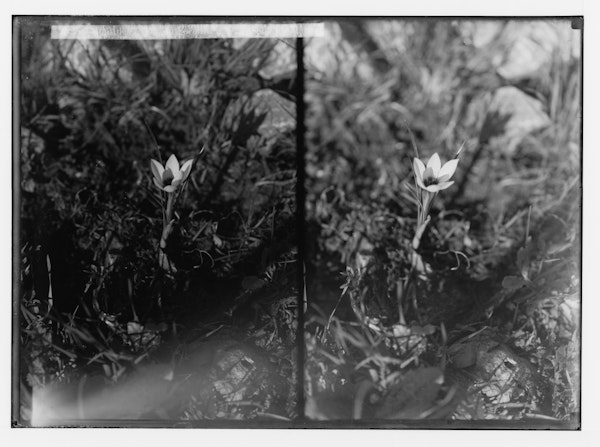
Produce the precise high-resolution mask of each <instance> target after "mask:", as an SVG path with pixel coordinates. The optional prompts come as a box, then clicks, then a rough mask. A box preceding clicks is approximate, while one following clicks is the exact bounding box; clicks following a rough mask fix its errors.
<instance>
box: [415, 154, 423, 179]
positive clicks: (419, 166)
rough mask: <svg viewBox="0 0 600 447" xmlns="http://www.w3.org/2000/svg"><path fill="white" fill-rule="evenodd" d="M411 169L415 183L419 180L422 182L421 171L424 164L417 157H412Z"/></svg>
mask: <svg viewBox="0 0 600 447" xmlns="http://www.w3.org/2000/svg"><path fill="white" fill-rule="evenodd" d="M413 171H414V173H415V178H416V179H417V183H418V182H419V180H420V181H421V183H423V172H425V165H424V164H423V162H422V161H421V160H419V159H418V158H415V159H413Z"/></svg>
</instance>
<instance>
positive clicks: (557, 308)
mask: <svg viewBox="0 0 600 447" xmlns="http://www.w3.org/2000/svg"><path fill="white" fill-rule="evenodd" d="M469 25H472V23H471V24H469V23H464V22H451V21H421V22H417V21H413V22H402V21H397V22H386V21H379V22H373V23H369V22H351V23H350V22H347V23H341V24H340V25H339V26H338V25H337V24H335V25H334V24H331V27H330V28H329V32H330V34H329V38H328V40H327V41H328V42H330V44H329V46H327V45H326V44H323V40H321V41H319V40H317V39H315V40H313V41H311V42H309V43H308V44H307V50H306V52H307V57H306V59H307V61H308V64H309V65H308V66H307V68H306V72H307V81H306V91H307V96H306V100H307V104H308V107H307V108H308V110H307V129H308V133H307V135H306V141H307V148H308V149H307V152H308V153H307V163H306V170H307V188H306V189H307V241H308V249H307V265H306V268H307V297H308V314H307V316H306V333H305V341H306V347H307V353H306V355H307V357H306V359H307V360H306V379H305V389H306V393H307V407H306V408H307V414H308V416H309V417H311V418H313V419H317V420H335V419H338V420H339V419H341V420H350V419H369V420H379V421H381V420H407V419H420V420H426V419H427V420H438V421H440V420H452V421H461V420H479V419H495V420H498V419H499V420H503V421H516V420H520V421H529V422H528V423H529V424H538V423H543V424H549V425H551V426H552V425H553V424H554V425H555V426H561V427H564V426H568V427H576V426H578V423H579V422H578V421H579V346H580V344H579V337H580V333H579V318H580V314H579V303H580V284H579V279H580V273H579V272H580V266H579V261H580V237H581V234H580V229H581V227H580V217H581V209H580V206H581V196H580V185H581V179H580V168H581V159H580V146H579V144H580V134H579V132H580V126H581V121H580V115H579V114H580V110H581V103H580V88H581V86H580V76H581V72H580V70H581V61H580V59H579V58H578V57H576V56H574V55H572V54H571V55H569V56H568V57H565V55H564V52H562V49H561V48H559V46H558V45H556V48H555V49H554V50H550V51H548V50H543V49H542V46H541V44H540V47H539V50H538V51H539V52H543V51H546V52H547V53H546V54H547V55H548V57H547V58H546V59H545V60H544V61H543V63H542V64H540V65H539V66H538V67H535V69H532V71H531V72H529V73H528V74H527V75H519V76H516V75H515V76H508V75H507V74H506V73H505V72H503V71H502V70H500V67H501V66H502V65H503V64H504V61H506V60H507V59H509V58H510V52H511V51H512V50H513V47H514V46H516V43H515V42H517V41H518V39H520V38H523V39H525V37H519V36H520V35H519V34H518V33H519V32H520V30H521V31H522V29H523V28H519V24H515V23H512V24H509V23H506V24H504V25H502V26H500V27H498V29H497V34H496V35H494V37H493V38H491V39H490V40H489V41H488V43H487V44H484V45H476V44H475V43H474V40H473V39H470V38H469V35H468V32H465V30H468V29H471V28H469ZM539 25H540V23H538V24H537V26H539ZM522 26H524V27H529V26H530V24H522ZM542 26H545V25H544V24H542ZM548 26H549V28H552V27H553V26H556V27H558V28H560V27H561V26H562V27H565V28H568V27H569V24H568V23H567V22H564V23H559V24H556V23H555V24H554V25H548ZM573 33H576V31H573ZM511 39H512V40H511ZM559 40H560V39H559ZM536 48H537V47H536ZM546 48H547V47H546ZM311 64H312V65H311ZM503 95H510V96H508V97H509V98H510V99H508V100H507V101H504V102H502V97H503ZM515 98H516V99H515ZM517 100H518V101H517ZM507 103H509V105H510V104H512V105H513V107H512V109H511V108H510V107H507V106H506V104H507ZM514 104H517V105H514ZM521 109H522V110H521ZM523 110H525V111H524V112H523ZM523 113H524V115H523ZM532 117H533V118H535V119H538V118H540V117H542V119H540V120H541V122H542V123H541V124H539V125H532V126H529V127H527V123H529V122H531V119H532ZM535 119H534V121H535ZM519 126H524V127H519ZM515 128H518V129H521V132H520V133H518V134H516V133H515ZM409 129H410V130H412V133H413V134H414V137H415V143H416V146H417V148H418V151H419V153H420V157H421V159H423V160H426V159H427V158H429V157H430V156H431V155H432V154H433V153H434V152H437V153H438V154H440V156H441V158H442V160H449V159H451V158H453V157H454V155H455V154H456V152H457V150H458V149H459V147H461V145H463V144H464V148H463V151H462V152H461V155H460V162H459V165H458V169H457V172H456V175H455V177H454V178H453V180H456V183H455V184H454V185H453V186H452V187H450V188H449V189H447V190H444V191H441V192H440V193H439V194H438V197H437V198H436V202H435V203H434V206H433V209H432V211H431V216H432V220H431V223H430V225H429V227H428V228H427V230H426V232H425V234H424V236H423V239H422V243H421V246H420V247H419V249H418V252H419V255H420V256H421V258H422V260H423V262H424V264H425V267H424V270H425V272H426V273H425V274H423V275H420V276H419V277H418V278H417V279H416V281H414V282H413V283H412V284H413V289H412V291H410V294H407V293H408V292H407V291H406V290H401V289H400V288H399V286H398V284H399V283H400V282H401V281H402V280H404V279H405V278H406V277H407V276H408V275H409V274H410V273H409V270H410V266H411V264H410V256H411V250H412V249H411V240H412V238H413V235H414V232H415V225H416V217H417V207H416V204H415V202H414V199H413V196H412V194H411V193H410V191H409V190H408V189H407V186H410V185H414V180H413V173H412V158H413V157H414V153H415V148H414V144H413V142H412V141H411V135H410V133H409ZM402 293H404V296H400V295H402ZM399 303H400V304H399ZM399 308H401V309H402V313H403V316H404V318H405V322H404V324H402V322H401V321H400V311H399ZM423 424H427V422H423Z"/></svg>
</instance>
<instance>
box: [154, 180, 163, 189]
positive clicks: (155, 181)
mask: <svg viewBox="0 0 600 447" xmlns="http://www.w3.org/2000/svg"><path fill="white" fill-rule="evenodd" d="M152 180H154V184H155V185H156V187H157V188H158V189H163V185H162V183H160V182H159V181H158V180H157V179H155V178H153V179H152Z"/></svg>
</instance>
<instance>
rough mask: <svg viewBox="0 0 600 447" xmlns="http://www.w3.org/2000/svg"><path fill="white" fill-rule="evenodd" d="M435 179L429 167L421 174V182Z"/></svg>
mask: <svg viewBox="0 0 600 447" xmlns="http://www.w3.org/2000/svg"><path fill="white" fill-rule="evenodd" d="M435 179H437V177H436V175H435V173H434V172H433V169H431V167H429V166H427V168H425V172H424V173H423V181H426V180H435Z"/></svg>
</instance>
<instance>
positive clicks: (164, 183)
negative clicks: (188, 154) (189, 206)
mask: <svg viewBox="0 0 600 447" xmlns="http://www.w3.org/2000/svg"><path fill="white" fill-rule="evenodd" d="M193 161H194V160H187V161H186V162H184V163H183V164H182V165H181V167H180V165H179V161H178V160H177V157H176V156H175V154H173V155H171V156H170V157H169V159H168V160H167V163H166V164H165V166H164V167H163V165H161V164H160V163H159V162H158V161H156V160H154V159H153V160H151V162H150V165H151V167H152V174H153V175H154V179H153V180H154V184H155V185H156V186H157V187H158V188H159V189H161V190H163V191H166V192H168V193H172V192H174V191H175V190H176V189H177V188H178V187H179V185H181V184H182V183H183V182H185V181H186V180H187V178H188V177H189V175H190V172H191V170H192V163H193Z"/></svg>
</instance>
